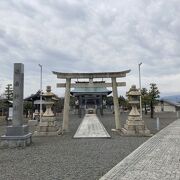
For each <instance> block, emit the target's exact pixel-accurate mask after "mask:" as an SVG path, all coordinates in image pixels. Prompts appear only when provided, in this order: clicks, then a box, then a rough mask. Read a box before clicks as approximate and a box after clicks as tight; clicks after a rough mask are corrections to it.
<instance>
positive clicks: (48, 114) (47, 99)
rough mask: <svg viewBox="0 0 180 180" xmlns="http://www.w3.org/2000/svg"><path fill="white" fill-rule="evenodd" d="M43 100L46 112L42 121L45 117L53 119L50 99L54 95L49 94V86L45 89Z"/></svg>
mask: <svg viewBox="0 0 180 180" xmlns="http://www.w3.org/2000/svg"><path fill="white" fill-rule="evenodd" d="M43 97H44V99H45V103H44V104H45V106H46V111H45V113H44V114H43V117H42V119H44V118H45V117H54V113H53V112H52V105H53V104H54V102H53V100H52V98H53V97H54V93H52V92H51V86H47V87H46V92H45V93H44V94H43Z"/></svg>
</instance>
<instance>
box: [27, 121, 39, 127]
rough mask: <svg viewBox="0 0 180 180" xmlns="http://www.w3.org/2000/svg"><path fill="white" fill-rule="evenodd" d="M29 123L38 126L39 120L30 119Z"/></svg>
mask: <svg viewBox="0 0 180 180" xmlns="http://www.w3.org/2000/svg"><path fill="white" fill-rule="evenodd" d="M28 125H29V126H37V125H38V121H37V120H29V121H28Z"/></svg>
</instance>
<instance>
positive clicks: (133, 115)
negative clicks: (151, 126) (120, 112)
mask: <svg viewBox="0 0 180 180" xmlns="http://www.w3.org/2000/svg"><path fill="white" fill-rule="evenodd" d="M127 96H128V97H129V103H130V104H131V106H132V109H131V112H130V113H129V116H128V119H127V120H126V124H125V125H124V128H122V132H123V134H124V135H129V136H151V134H150V131H149V130H148V129H147V127H146V126H145V123H144V121H143V120H142V119H141V117H140V114H139V112H138V110H137V105H138V104H139V100H138V99H139V96H140V92H139V91H138V90H137V89H136V86H132V87H131V89H130V90H129V92H128V93H127Z"/></svg>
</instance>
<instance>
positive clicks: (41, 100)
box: [39, 64, 42, 122]
mask: <svg viewBox="0 0 180 180" xmlns="http://www.w3.org/2000/svg"><path fill="white" fill-rule="evenodd" d="M39 67H40V68H41V71H40V122H41V119H42V65H41V64H39Z"/></svg>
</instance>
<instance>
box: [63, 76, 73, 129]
mask: <svg viewBox="0 0 180 180" xmlns="http://www.w3.org/2000/svg"><path fill="white" fill-rule="evenodd" d="M70 88H71V79H70V78H66V91H65V99H64V112H63V126H62V130H63V131H68V128H69V102H70Z"/></svg>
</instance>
